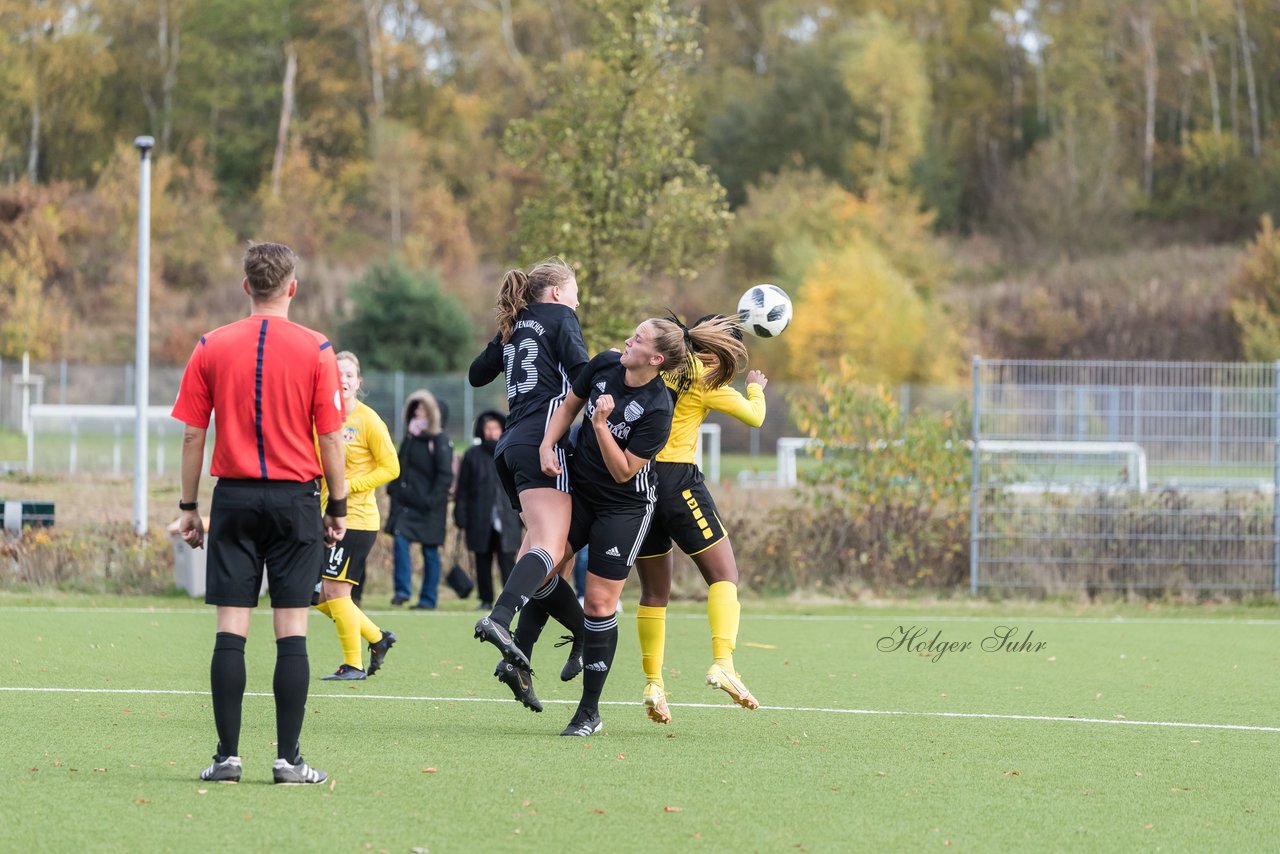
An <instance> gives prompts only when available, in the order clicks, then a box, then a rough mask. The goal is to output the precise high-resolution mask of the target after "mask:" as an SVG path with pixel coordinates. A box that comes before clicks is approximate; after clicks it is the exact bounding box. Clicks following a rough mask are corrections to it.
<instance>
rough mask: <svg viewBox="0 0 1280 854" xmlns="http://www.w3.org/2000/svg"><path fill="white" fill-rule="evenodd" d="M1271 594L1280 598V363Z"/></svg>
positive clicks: (1279, 368) (1276, 368)
mask: <svg viewBox="0 0 1280 854" xmlns="http://www.w3.org/2000/svg"><path fill="white" fill-rule="evenodd" d="M1271 372H1272V382H1273V383H1274V384H1275V394H1274V396H1273V397H1272V400H1271V407H1272V410H1271V420H1272V428H1271V429H1272V436H1271V592H1272V593H1273V594H1274V595H1276V596H1280V361H1276V362H1273V363H1272V365H1271Z"/></svg>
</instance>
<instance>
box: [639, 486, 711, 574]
mask: <svg viewBox="0 0 1280 854" xmlns="http://www.w3.org/2000/svg"><path fill="white" fill-rule="evenodd" d="M653 466H654V474H655V476H656V477H657V480H658V504H657V507H656V512H655V516H654V520H653V525H652V526H651V527H650V528H649V534H648V536H646V537H645V540H644V543H643V544H642V545H641V546H640V557H660V556H662V555H664V554H666V553H667V552H669V551H671V543H672V542H673V541H674V542H675V544H676V545H677V546H679V547H680V551H682V552H684V553H685V554H687V555H696V554H698V553H699V552H704V551H706V550H707V549H709V548H711V547H712V546H714V545H715V544H716V543H718V542H720V541H721V540H723V539H724V538H725V537H727V536H729V534H728V532H727V531H725V529H724V525H723V524H721V522H720V513H719V511H718V510H717V509H716V502H715V499H714V498H712V497H711V491H710V490H708V489H707V484H706V482H705V481H704V480H703V479H702V472H701V471H700V470H699V469H698V467H697V466H696V465H694V464H693V463H654V464H653Z"/></svg>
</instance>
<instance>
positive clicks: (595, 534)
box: [521, 318, 732, 736]
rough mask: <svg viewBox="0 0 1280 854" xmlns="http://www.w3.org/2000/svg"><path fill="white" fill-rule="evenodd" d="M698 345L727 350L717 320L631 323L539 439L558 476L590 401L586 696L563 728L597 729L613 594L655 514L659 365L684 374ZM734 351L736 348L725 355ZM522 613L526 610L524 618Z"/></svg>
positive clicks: (573, 534) (580, 481)
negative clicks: (631, 329) (564, 443)
mask: <svg viewBox="0 0 1280 854" xmlns="http://www.w3.org/2000/svg"><path fill="white" fill-rule="evenodd" d="M691 334H692V335H693V336H695V337H696V338H697V339H698V343H699V344H701V345H702V346H703V347H705V348H706V349H709V350H711V351H712V352H716V353H721V352H723V350H722V349H721V348H722V346H723V345H722V342H721V340H720V336H721V335H723V336H724V337H725V338H728V339H729V340H732V338H731V336H729V334H728V333H727V332H725V331H722V330H720V329H719V327H717V326H715V325H706V326H705V328H703V329H702V330H701V331H697V330H695V331H694V332H693V333H691V332H690V330H688V329H686V328H685V327H684V326H683V325H681V324H679V323H678V322H675V321H672V320H666V319H660V318H650V319H649V320H646V321H644V322H643V323H641V324H640V325H639V326H637V327H636V331H635V334H634V335H632V336H631V337H630V338H628V339H627V342H626V346H625V348H624V349H623V351H622V353H620V354H619V353H617V352H615V351H612V350H611V351H608V352H605V353H601V354H599V355H598V356H596V357H595V358H594V359H592V360H591V362H590V363H588V365H587V366H586V367H585V368H584V369H583V370H582V372H581V373H580V374H578V377H577V379H575V380H574V383H573V389H572V391H571V392H570V393H569V394H568V396H567V397H566V398H565V401H564V403H563V404H562V405H561V407H560V408H559V409H558V410H557V411H556V413H555V415H554V416H553V417H552V419H551V422H550V424H549V425H548V427H547V434H546V436H545V437H544V438H543V440H542V444H541V446H540V447H539V449H538V451H539V455H540V457H541V460H542V471H543V472H544V473H545V474H547V475H548V476H550V475H559V474H561V473H562V472H563V470H564V466H563V462H562V459H561V456H560V455H559V453H558V452H557V445H556V442H557V437H559V436H560V435H562V434H563V433H564V432H565V431H566V430H567V429H568V427H569V425H570V424H571V423H572V422H573V419H574V418H576V417H577V415H578V413H579V412H581V411H582V409H583V407H586V413H587V422H586V423H585V424H584V425H583V429H582V430H581V431H580V433H579V435H578V444H577V447H576V449H575V451H574V456H573V466H572V468H571V469H570V476H571V480H572V483H573V502H572V503H573V520H572V524H571V525H570V527H569V549H568V550H569V551H570V552H576V551H578V550H579V549H581V548H582V547H583V546H586V545H590V547H591V549H590V556H589V558H588V561H589V563H588V569H587V585H586V591H585V593H586V596H585V611H586V617H585V620H584V628H585V634H586V644H585V646H584V649H583V660H584V662H585V665H584V670H583V676H582V699H581V700H580V701H579V703H578V708H577V711H576V712H575V713H574V716H573V719H572V720H571V721H570V723H569V725H568V726H567V727H566V728H565V730H564V731H563V732H562V733H561V735H570V736H574V735H591V734H592V733H594V732H598V731H599V730H600V727H601V722H600V712H599V703H600V694H601V692H602V691H603V690H604V684H605V680H606V679H607V678H608V675H609V668H610V667H611V666H612V664H613V656H614V652H615V651H616V649H617V646H618V618H617V613H616V608H617V604H618V596H619V594H620V593H621V592H622V587H623V585H624V584H625V583H626V579H627V575H628V573H629V572H630V570H631V566H632V564H634V563H635V560H636V555H637V553H638V552H639V549H640V545H641V543H642V542H643V541H644V538H645V534H646V532H647V531H648V528H649V524H650V522H651V520H652V519H653V514H654V501H655V498H656V488H655V484H654V481H653V477H652V460H653V457H654V456H655V455H656V454H657V453H658V451H660V450H662V448H663V447H664V446H665V445H666V443H667V439H668V437H669V436H670V433H671V415H672V409H673V404H672V397H671V395H670V393H669V392H668V391H667V386H666V382H664V380H663V377H662V374H661V372H662V371H666V372H668V373H670V374H673V375H674V376H675V377H676V380H677V382H679V381H680V378H683V377H686V376H687V374H688V371H689V356H690V353H691V351H692V350H693V348H694V346H695V337H691ZM728 358H730V359H732V356H731V355H730V356H728ZM524 619H525V617H522V618H521V620H522V622H523V620H524Z"/></svg>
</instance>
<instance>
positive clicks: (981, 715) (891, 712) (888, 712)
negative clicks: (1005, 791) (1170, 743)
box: [0, 685, 1280, 733]
mask: <svg viewBox="0 0 1280 854" xmlns="http://www.w3.org/2000/svg"><path fill="white" fill-rule="evenodd" d="M3 691H8V692H11V693H29V694H126V695H128V694H133V695H137V694H170V695H174V694H176V695H179V696H185V697H207V696H208V695H209V692H208V691H187V690H181V689H162V688H21V687H11V686H6V685H0V692H3ZM245 696H246V697H261V698H268V699H269V698H271V697H272V696H273V695H271V694H267V693H262V692H255V691H246V692H245ZM309 699H312V700H314V699H326V700H400V701H408V702H414V703H502V704H506V705H510V704H511V702H512V700H510V699H509V698H503V699H500V698H495V697H414V696H401V695H397V694H317V693H312V694H311V695H310V698H309ZM542 702H543V703H544V704H552V703H554V704H558V705H565V706H570V705H577V701H576V700H543V701H542ZM601 705H602V706H637V705H639V704H638V703H631V702H624V701H622V700H604V701H602V702H601ZM668 705H670V706H672V707H673V708H678V709H726V710H737V709H738V707H737V706H733V705H729V704H727V703H669V704H668ZM759 710H760V711H762V712H813V713H819V714H831V715H879V716H888V717H911V718H978V719H983V720H1002V721H1042V722H1053V723H1074V724H1110V725H1112V726H1155V727H1181V728H1190V729H1222V730H1243V731H1247V732H1277V733H1280V727H1275V726H1250V725H1246V724H1206V723H1191V722H1185V721H1130V720H1113V719H1111V718H1077V717H1071V716H1069V715H1005V714H995V713H988V712H912V711H903V710H899V709H832V708H823V707H820V706H761V707H760V709H759Z"/></svg>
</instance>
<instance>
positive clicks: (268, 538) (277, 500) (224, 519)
mask: <svg viewBox="0 0 1280 854" xmlns="http://www.w3.org/2000/svg"><path fill="white" fill-rule="evenodd" d="M207 542H208V549H209V558H208V563H207V564H206V565H205V596H204V601H205V602H207V603H209V604H210V605H227V606H230V607H233V608H253V607H256V606H257V604H258V591H259V590H261V589H262V574H263V571H264V569H265V572H266V575H267V588H268V590H269V591H270V593H271V607H272V608H306V607H308V606H309V605H310V604H311V593H312V591H313V590H314V589H315V586H316V581H318V580H319V578H320V567H321V565H322V564H323V562H324V521H323V519H322V518H321V516H320V487H319V484H317V483H314V482H311V481H307V482H305V483H298V482H296V481H284V480H229V479H227V478H223V479H222V480H219V481H218V484H217V486H215V487H214V488H213V502H212V503H211V504H210V507H209V536H208V537H207Z"/></svg>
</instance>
